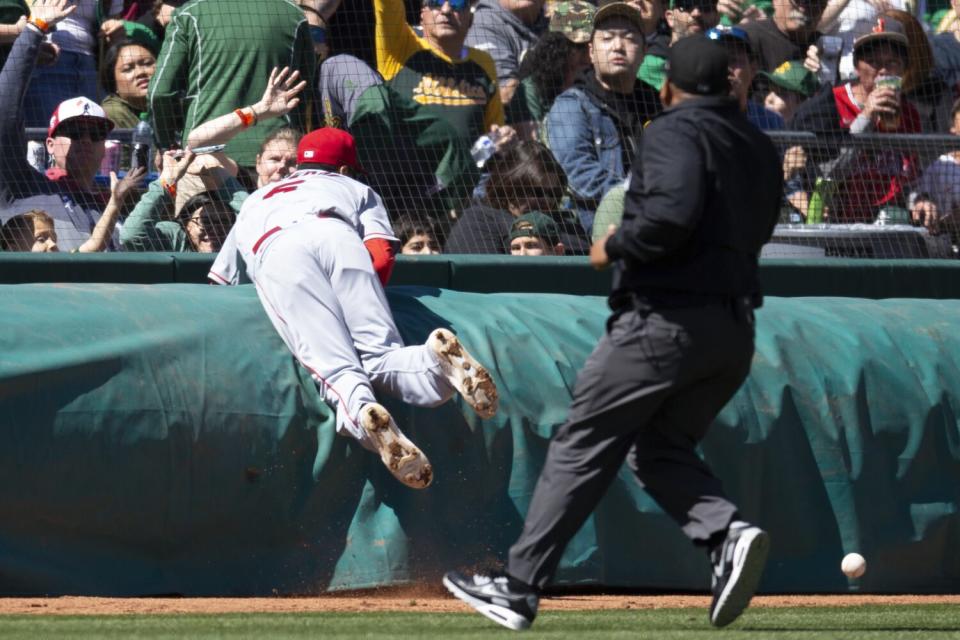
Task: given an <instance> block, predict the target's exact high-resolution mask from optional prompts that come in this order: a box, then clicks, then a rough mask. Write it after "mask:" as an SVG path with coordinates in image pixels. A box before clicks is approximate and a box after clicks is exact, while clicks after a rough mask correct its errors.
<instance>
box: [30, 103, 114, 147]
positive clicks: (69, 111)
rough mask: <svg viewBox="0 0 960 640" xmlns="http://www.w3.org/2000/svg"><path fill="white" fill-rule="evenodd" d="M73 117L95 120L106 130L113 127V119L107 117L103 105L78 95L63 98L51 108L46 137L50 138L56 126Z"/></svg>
mask: <svg viewBox="0 0 960 640" xmlns="http://www.w3.org/2000/svg"><path fill="white" fill-rule="evenodd" d="M73 118H83V119H85V120H90V121H93V122H97V123H98V124H101V125H102V126H103V128H104V129H105V130H106V131H111V130H113V127H114V124H113V121H112V120H111V119H110V118H108V117H107V112H106V111H104V110H103V107H101V106H100V105H98V104H97V103H96V102H94V101H93V100H91V99H89V98H84V97H83V96H79V97H77V98H70V99H69V100H64V101H63V102H61V103H60V104H59V105H58V106H57V108H56V109H54V110H53V115H52V116H50V126H49V127H47V137H50V138H52V137H53V133H54V132H55V131H56V130H57V127H59V126H60V125H61V124H63V123H64V122H66V121H67V120H71V119H73Z"/></svg>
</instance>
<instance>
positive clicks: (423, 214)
mask: <svg viewBox="0 0 960 640" xmlns="http://www.w3.org/2000/svg"><path fill="white" fill-rule="evenodd" d="M949 2H950V4H946V2H945V0H937V1H928V2H927V3H926V4H925V5H921V6H922V7H923V10H924V11H925V12H924V13H919V12H918V11H917V9H916V7H915V6H914V4H913V3H911V2H908V0H629V1H616V0H598V2H594V1H593V0H154V1H153V2H148V1H146V0H31V1H29V2H28V1H26V0H6V1H4V2H0V64H2V71H0V86H2V87H3V91H2V92H0V153H2V160H0V222H2V223H3V227H2V233H0V250H3V251H58V250H60V251H83V252H87V251H120V250H127V251H151V250H161V251H198V252H217V251H219V250H220V249H221V247H222V246H223V244H224V242H226V241H227V238H228V232H229V229H230V227H231V226H232V224H233V221H234V219H235V216H236V214H237V212H238V211H239V207H240V205H241V204H242V202H243V200H244V198H245V197H246V196H247V194H249V193H251V192H252V191H253V190H255V189H258V188H260V187H263V186H265V185H268V184H270V183H273V182H277V181H279V180H281V179H283V178H284V177H286V176H287V175H289V174H290V173H291V172H292V171H293V170H294V168H295V163H296V147H297V143H298V141H299V139H300V137H301V136H302V135H303V134H304V133H306V132H309V131H311V130H313V129H315V128H318V127H321V126H332V127H339V128H343V129H347V130H349V131H350V132H351V133H352V134H353V135H354V137H355V139H356V143H357V151H358V156H359V161H360V163H361V164H362V165H363V166H364V167H365V168H366V169H367V175H365V176H363V179H364V180H366V181H367V182H369V183H370V184H371V186H373V187H374V188H375V189H376V190H377V192H378V193H380V194H381V196H382V197H383V200H384V202H385V204H386V206H387V209H388V211H389V212H390V214H391V217H392V220H393V224H394V227H395V230H396V232H397V235H398V237H399V238H400V239H401V247H400V249H401V251H402V252H403V253H409V254H436V253H440V252H445V253H488V254H489V253H500V254H514V255H563V254H566V255H580V254H584V253H586V252H587V251H588V250H589V246H590V240H591V238H597V237H602V236H603V234H604V233H605V232H606V229H607V228H608V226H609V225H611V224H613V225H616V224H618V222H619V220H620V215H621V213H622V207H623V193H624V189H625V185H626V184H627V181H628V180H629V177H630V172H631V162H632V161H633V159H634V157H635V156H636V152H637V149H638V146H639V145H640V144H642V140H643V131H644V126H645V125H646V124H647V123H648V122H649V121H650V120H651V119H653V118H656V117H657V115H658V113H659V112H660V111H661V109H662V106H661V101H660V97H659V93H660V91H661V89H662V86H663V81H664V77H665V64H666V59H667V55H668V52H669V50H670V47H671V46H672V45H673V44H675V43H676V42H677V41H679V40H680V39H682V38H685V37H688V36H690V35H692V34H705V35H706V37H707V38H709V39H712V40H715V41H717V42H719V43H721V44H723V45H724V46H725V47H726V48H727V50H728V54H729V58H730V69H729V80H730V85H731V99H733V100H735V101H736V102H737V103H738V104H739V107H740V109H741V110H742V111H743V112H745V114H746V115H747V117H748V119H749V120H750V121H751V122H752V123H753V124H754V125H755V126H757V127H758V128H760V129H763V130H767V131H779V130H783V131H787V132H789V131H791V130H792V131H802V132H811V133H814V134H815V135H816V139H815V141H814V140H811V141H810V142H806V141H804V142H803V143H799V144H798V143H796V142H793V143H790V144H785V145H783V146H782V148H781V154H782V159H783V174H784V179H785V184H786V189H785V193H784V201H783V210H784V220H787V219H788V218H789V219H791V220H794V221H796V220H801V221H803V220H804V219H808V220H809V221H817V222H820V221H823V222H832V223H871V222H874V221H875V220H877V218H878V214H880V212H881V211H882V210H890V208H891V207H894V208H898V209H899V210H902V211H904V212H905V213H906V216H907V221H912V222H913V224H915V225H918V226H923V227H926V229H928V230H929V232H930V233H933V234H936V233H941V232H943V231H944V230H948V231H951V233H952V234H954V235H955V234H956V230H955V227H956V226H957V225H955V224H954V222H953V221H954V218H955V217H956V216H958V214H960V142H958V144H957V145H956V148H945V147H944V146H943V141H942V139H941V140H940V142H938V143H937V144H938V145H939V146H933V147H931V148H930V149H926V148H924V147H923V144H922V143H920V142H918V145H917V146H916V148H911V147H907V146H904V145H890V146H889V148H888V147H885V146H884V145H883V143H882V142H877V143H876V144H873V146H866V145H864V144H855V143H853V142H852V140H853V137H854V136H857V135H860V134H882V135H881V136H879V137H875V138H870V139H871V140H874V139H876V140H882V139H884V136H887V135H889V136H894V135H902V134H941V135H943V134H946V135H954V136H960V102H958V98H960V19H958V15H957V14H958V9H960V0H949ZM144 125H149V130H150V131H149V133H150V135H152V138H153V143H154V144H153V147H152V149H153V151H154V153H153V154H151V155H150V156H149V157H148V159H147V166H139V165H140V164H141V163H142V161H140V162H138V161H137V158H138V152H135V151H134V149H133V146H132V145H131V144H130V142H129V137H127V136H128V135H129V132H128V131H127V132H126V133H125V134H124V135H119V134H118V133H117V132H118V131H120V130H125V131H126V130H132V129H138V130H139V129H140V128H142V127H143V126H144ZM39 129H42V130H44V131H45V133H46V135H45V136H40V135H37V134H36V132H37V131H38V130H39ZM28 133H31V134H32V135H28ZM484 137H486V138H488V139H489V140H488V141H487V142H485V143H484V144H480V143H481V142H484V140H483V139H484ZM865 139H866V138H865ZM805 140H806V139H805ZM918 140H921V139H919V138H918ZM478 149H479V150H480V152H486V155H478ZM931 149H932V150H931ZM142 151H143V150H140V152H139V153H140V154H142ZM135 167H136V168H135ZM811 203H816V204H815V205H812V204H811Z"/></svg>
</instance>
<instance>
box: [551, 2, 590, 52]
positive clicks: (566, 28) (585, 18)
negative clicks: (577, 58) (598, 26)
mask: <svg viewBox="0 0 960 640" xmlns="http://www.w3.org/2000/svg"><path fill="white" fill-rule="evenodd" d="M596 12H597V9H596V7H594V6H593V5H592V4H590V3H589V2H584V1H583V0H562V1H561V2H557V3H556V4H555V5H554V9H553V15H552V16H550V31H556V32H557V33H562V34H563V35H565V36H567V40H569V41H570V42H573V43H576V44H583V43H585V42H590V34H592V33H593V16H594V14H595V13H596Z"/></svg>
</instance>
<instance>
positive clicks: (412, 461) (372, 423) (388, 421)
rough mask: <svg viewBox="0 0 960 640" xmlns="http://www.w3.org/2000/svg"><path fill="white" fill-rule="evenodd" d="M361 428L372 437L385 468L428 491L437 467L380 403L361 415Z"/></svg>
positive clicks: (397, 476)
mask: <svg viewBox="0 0 960 640" xmlns="http://www.w3.org/2000/svg"><path fill="white" fill-rule="evenodd" d="M360 425H361V426H362V427H363V428H364V430H365V431H366V432H367V433H368V434H369V435H370V439H371V440H372V441H373V444H374V447H375V448H376V450H377V451H378V452H379V453H380V459H381V460H382V461H383V464H384V466H386V467H387V469H389V470H390V473H392V474H393V477H395V478H396V479H397V480H399V481H400V482H402V483H403V484H405V485H407V486H408V487H410V488H412V489H425V488H426V487H428V486H430V483H431V482H432V481H433V467H431V466H430V461H429V460H427V456H425V455H423V452H422V451H420V449H419V448H418V447H417V445H415V444H413V443H412V442H411V441H410V440H409V439H408V438H407V437H406V436H405V435H403V434H402V433H401V432H400V430H399V429H398V428H397V425H396V423H395V422H394V421H393V418H392V417H390V413H389V412H388V411H387V410H386V409H385V408H384V407H383V406H382V405H379V404H375V403H374V404H368V405H367V406H365V407H364V408H363V410H362V411H361V412H360Z"/></svg>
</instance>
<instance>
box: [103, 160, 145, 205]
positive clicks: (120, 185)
mask: <svg viewBox="0 0 960 640" xmlns="http://www.w3.org/2000/svg"><path fill="white" fill-rule="evenodd" d="M146 173H147V168H146V167H137V168H136V169H131V170H130V171H127V175H125V176H124V177H123V180H119V179H117V174H116V173H115V172H113V171H111V172H110V197H111V198H113V199H114V200H116V202H117V205H120V204H121V203H123V201H124V200H126V199H127V196H129V195H130V192H131V191H132V190H133V189H134V187H136V186H137V185H138V184H140V179H141V178H143V176H144V175H146Z"/></svg>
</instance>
